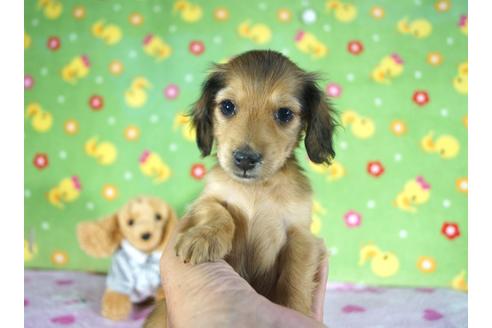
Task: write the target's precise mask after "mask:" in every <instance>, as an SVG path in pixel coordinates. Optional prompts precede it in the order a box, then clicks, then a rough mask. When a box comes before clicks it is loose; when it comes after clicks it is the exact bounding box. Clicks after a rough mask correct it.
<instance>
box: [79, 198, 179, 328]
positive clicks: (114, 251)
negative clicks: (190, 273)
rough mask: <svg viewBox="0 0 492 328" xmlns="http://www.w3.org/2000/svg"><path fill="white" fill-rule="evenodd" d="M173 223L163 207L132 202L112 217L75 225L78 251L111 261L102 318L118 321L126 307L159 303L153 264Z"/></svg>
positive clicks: (154, 201) (157, 276)
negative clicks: (153, 298) (79, 248)
mask: <svg viewBox="0 0 492 328" xmlns="http://www.w3.org/2000/svg"><path fill="white" fill-rule="evenodd" d="M176 223H177V219H176V214H175V213H174V211H173V209H172V208H171V207H170V206H169V205H167V204H166V203H164V202H163V201H161V200H160V199H157V198H152V197H137V198H135V199H132V200H130V201H129V202H128V203H127V204H126V205H124V206H123V208H121V209H120V210H119V211H118V212H116V213H115V214H112V215H110V216H108V217H105V218H103V219H101V220H98V221H92V222H82V223H80V224H79V225H78V226H77V237H78V239H79V244H80V247H81V248H82V250H84V251H85V252H86V253H87V254H88V255H91V256H94V257H97V258H102V257H108V256H111V255H112V256H113V258H112V261H111V268H110V270H109V272H108V277H107V280H106V291H105V292H104V296H103V299H102V309H101V313H102V315H103V316H104V317H106V318H109V319H112V320H124V319H126V318H127V317H128V315H129V314H130V311H131V309H132V303H139V302H142V301H144V300H146V299H148V298H150V297H155V298H156V299H162V298H164V294H163V292H162V289H161V288H160V274H159V261H160V257H161V253H162V251H163V250H164V247H165V246H166V243H167V242H168V240H169V238H170V236H171V232H172V230H173V229H174V226H175V225H176Z"/></svg>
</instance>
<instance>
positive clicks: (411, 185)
mask: <svg viewBox="0 0 492 328" xmlns="http://www.w3.org/2000/svg"><path fill="white" fill-rule="evenodd" d="M430 189H431V186H430V184H429V183H428V182H427V181H426V180H425V179H424V177H422V176H418V177H416V178H415V179H412V180H409V181H407V183H406V184H405V186H404V187H403V190H402V191H401V192H400V193H399V194H398V195H397V197H396V199H395V201H394V205H395V206H396V207H397V208H399V209H400V210H402V211H405V212H411V213H415V212H417V206H418V205H421V204H424V203H426V202H427V201H428V200H429V197H430Z"/></svg>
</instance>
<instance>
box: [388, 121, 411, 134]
mask: <svg viewBox="0 0 492 328" xmlns="http://www.w3.org/2000/svg"><path fill="white" fill-rule="evenodd" d="M390 130H391V132H392V133H393V134H394V135H395V136H397V137H399V136H402V135H404V134H405V133H406V132H407V125H406V124H405V122H403V121H402V120H394V121H393V122H391V125H390Z"/></svg>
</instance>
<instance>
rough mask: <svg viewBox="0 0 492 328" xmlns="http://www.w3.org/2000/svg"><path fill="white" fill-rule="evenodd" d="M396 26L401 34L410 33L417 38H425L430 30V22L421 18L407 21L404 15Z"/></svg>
mask: <svg viewBox="0 0 492 328" xmlns="http://www.w3.org/2000/svg"><path fill="white" fill-rule="evenodd" d="M397 28H398V31H399V32H400V33H401V34H411V35H413V36H414V37H416V38H418V39H423V38H426V37H428V36H429V35H430V34H431V32H432V24H431V23H430V22H429V21H428V20H426V19H423V18H421V19H416V20H413V21H411V22H409V21H408V18H406V17H405V18H403V19H401V20H400V21H399V22H398V25H397Z"/></svg>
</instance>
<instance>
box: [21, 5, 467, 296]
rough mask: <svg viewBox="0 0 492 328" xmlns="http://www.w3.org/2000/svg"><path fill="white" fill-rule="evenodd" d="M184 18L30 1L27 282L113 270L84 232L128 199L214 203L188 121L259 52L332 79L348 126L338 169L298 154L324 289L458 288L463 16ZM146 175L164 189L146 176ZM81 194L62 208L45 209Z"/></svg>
mask: <svg viewBox="0 0 492 328" xmlns="http://www.w3.org/2000/svg"><path fill="white" fill-rule="evenodd" d="M190 1H191V4H190V3H189V2H188V1H177V2H176V3H177V5H176V10H173V7H174V6H175V3H173V2H171V1H150V0H149V1H144V0H142V1H113V0H111V1H109V0H108V1H95V0H90V1H79V2H76V1H71V0H70V1H69V0H67V1H59V0H45V1H39V3H36V2H34V1H26V2H25V10H26V12H25V18H26V19H25V33H26V35H25V47H26V48H25V74H26V76H25V85H26V92H25V109H24V110H25V111H26V120H25V161H24V168H25V265H26V267H35V268H63V269H77V270H98V271H99V270H102V271H104V270H106V269H107V267H108V261H107V260H97V259H93V258H90V257H88V256H87V255H85V254H84V253H83V252H82V251H81V250H80V249H79V247H78V244H77V240H76V237H75V226H76V224H77V223H78V222H80V221H82V220H91V219H97V218H101V217H103V216H104V215H107V214H110V213H112V212H113V211H115V210H116V209H118V208H119V207H120V206H121V205H122V204H124V203H125V202H126V201H127V200H128V199H129V198H130V197H132V196H135V195H140V194H148V195H157V196H160V197H162V198H163V199H164V200H166V201H167V202H169V203H170V204H171V205H172V206H173V207H175V209H176V210H177V212H178V213H179V214H180V215H182V214H183V213H184V211H185V207H186V205H187V204H189V203H190V202H191V201H192V200H193V199H195V198H196V197H197V195H198V194H199V193H200V191H201V189H202V188H203V180H201V179H199V177H200V171H201V169H202V167H201V166H200V164H203V165H204V166H205V168H210V167H211V166H212V165H213V163H214V161H213V159H210V158H207V159H201V158H200V156H199V152H198V150H197V148H196V146H195V143H194V141H193V140H192V139H193V136H192V135H190V133H189V132H187V129H186V128H187V122H186V120H185V119H183V117H180V114H181V113H185V112H187V111H188V109H189V106H190V104H191V103H192V102H193V101H195V100H196V99H197V97H198V95H199V87H200V83H201V82H202V81H203V79H204V78H205V76H206V72H207V69H208V67H209V65H210V63H211V62H218V61H223V60H226V59H227V58H230V57H231V56H233V55H235V54H238V53H241V52H243V51H246V50H248V49H255V48H261V49H275V50H278V51H282V52H283V53H285V54H286V55H288V56H289V57H290V58H291V59H292V60H293V61H295V62H296V63H297V64H298V65H299V66H300V67H302V68H304V69H306V70H310V71H319V72H321V73H322V76H323V79H322V81H320V86H321V87H323V88H324V89H327V90H328V93H329V94H330V95H332V101H333V104H334V106H335V107H336V109H337V110H338V111H339V113H340V122H341V125H342V127H341V128H340V129H339V130H338V132H337V136H336V140H335V147H336V151H337V156H336V161H335V163H334V165H333V166H332V167H331V168H329V169H327V168H325V167H319V166H313V165H312V164H310V163H309V162H308V160H307V157H306V155H305V152H304V150H302V149H299V151H298V157H299V159H300V161H301V163H302V165H303V166H304V167H305V168H306V174H307V175H308V176H309V177H310V179H311V181H312V185H313V187H314V190H315V204H314V205H313V206H314V215H313V226H312V230H313V232H314V233H316V234H318V235H320V236H322V237H323V238H324V239H325V241H326V244H327V247H328V249H330V251H331V253H332V255H331V257H330V280H338V281H355V282H364V283H374V284H384V285H419V286H450V285H451V284H452V282H453V281H454V284H453V285H454V286H455V287H456V288H464V287H463V286H464V283H465V280H466V275H465V273H466V270H467V66H466V63H467V25H466V14H467V4H466V2H465V1H455V0H453V1H446V0H441V1H430V0H429V1H423V0H419V1H417V0H404V1H403V0H402V1H398V2H396V1H389V0H387V1H384V0H371V1H369V0H365V1H348V0H342V2H340V1H333V0H331V1H326V2H323V1H307V0H306V1H291V2H286V1H279V0H275V1H261V0H254V1H224V0H213V1H198V0H190ZM220 9H221V10H220ZM281 9H282V10H281ZM308 9H311V10H312V11H314V13H315V14H316V18H315V19H314V21H313V19H311V18H312V12H311V14H310V11H309V10H308ZM306 10H308V11H307V12H306ZM135 13H137V14H139V15H140V16H139V15H134V14H135ZM405 19H406V20H405ZM132 22H133V23H132ZM135 23H137V25H135ZM138 23H140V25H138ZM94 24H98V25H96V26H94ZM300 31H302V32H300ZM149 33H152V34H153V37H147V39H146V36H148V35H149ZM50 37H58V38H59V40H60V41H61V44H59V45H57V41H56V40H54V39H51V40H50V41H49V38H50ZM144 39H145V40H146V42H147V43H146V44H145V45H144ZM197 41H198V42H197ZM351 41H359V42H360V43H361V45H362V51H361V52H360V50H361V48H360V45H359V44H357V43H353V42H352V43H350V42H351ZM191 42H194V43H193V44H190V43H191ZM349 43H350V46H349ZM354 44H355V45H354ZM201 45H204V49H203V50H204V51H203V52H202V53H200V50H201V49H200V47H201ZM190 49H193V52H194V53H192V51H190ZM348 49H350V50H351V51H349V50H348ZM196 50H198V51H196ZM152 51H153V52H152ZM169 51H170V52H169ZM358 51H359V52H358ZM150 54H153V55H150ZM82 55H86V56H87V57H86V58H85V59H84V58H82V57H81V56H82ZM86 59H88V60H89V62H90V66H89V67H88V68H86V66H85V62H84V60H86ZM114 61H118V62H119V63H121V64H122V66H123V71H122V72H120V73H119V74H116V73H115V69H116V70H117V69H118V66H117V65H116V66H115V65H114ZM402 61H403V62H402ZM111 63H113V65H112V66H111V68H110V64H111ZM72 69H73V70H72ZM137 78H143V79H140V80H137V81H136V82H135V79H137ZM33 81H34V83H33ZM146 82H148V83H149V86H147V85H146ZM132 83H135V84H136V85H137V86H136V87H135V88H133V89H131V86H132ZM329 85H330V87H328V86H329ZM174 86H177V88H178V90H179V92H178V95H177V96H176V97H174V96H173V95H172V91H176V89H175V88H174ZM173 88H174V89H173ZM128 90H131V92H130V93H129V94H128V95H129V97H126V96H125V95H126V93H127V91H128ZM165 90H167V92H166V91H165ZM418 91H420V93H418ZM415 92H417V94H415ZM166 95H167V96H166ZM93 96H101V97H102V100H103V106H102V108H99V109H98V104H97V100H98V99H97V98H95V99H94V98H92V105H93V106H94V101H95V109H94V108H91V106H90V104H89V103H90V102H91V97H93ZM426 97H428V98H429V99H428V100H429V101H428V102H425V100H426ZM413 98H415V99H417V101H415V100H414V99H413ZM418 102H420V104H418ZM99 105H100V104H99ZM50 117H51V118H50ZM50 120H51V121H50ZM74 126H76V127H77V126H78V128H76V129H74ZM343 126H344V127H343ZM129 127H136V128H138V129H139V133H140V136H139V138H138V139H136V140H128V139H127V137H128V135H129V133H128V128H129ZM74 131H75V132H76V133H74ZM431 133H434V134H433V135H432V134H431ZM429 134H430V135H429ZM130 135H131V130H130ZM425 137H428V138H425ZM92 138H96V139H92ZM145 150H148V151H149V153H148V154H146V156H147V157H146V158H145V160H144V162H145V163H147V164H141V162H140V161H141V157H142V154H143V153H144V151H145ZM39 155H41V156H39ZM43 156H46V157H43ZM144 157H145V156H144ZM46 158H47V160H48V164H47V165H45V164H43V161H45V160H46ZM35 163H36V165H35ZM197 164H198V165H197ZM381 165H382V168H383V170H381ZM43 166H44V167H43ZM142 167H143V170H142ZM152 168H156V169H158V170H160V173H159V174H160V175H159V176H158V177H151V176H149V175H146V174H144V172H147V171H146V170H148V169H152ZM192 172H194V173H193V174H192ZM369 172H372V173H371V174H369ZM73 176H76V177H77V178H78V181H79V183H80V184H81V188H80V192H79V191H78V190H77V189H76V188H74V180H72V179H71V177H73ZM419 177H422V178H419ZM60 184H61V185H60ZM57 186H58V187H57ZM108 188H109V189H108ZM404 188H407V189H406V191H405V192H404V193H403V194H400V193H401V192H403V191H404ZM67 191H68V194H64V192H67ZM108 192H109V196H108ZM111 192H113V194H111ZM71 195H72V196H73V197H74V198H73V199H72V200H70V201H68V202H64V203H63V204H64V205H63V207H57V206H55V204H54V203H52V202H50V201H48V199H49V197H52V198H51V199H52V200H53V199H57V197H58V198H59V197H66V196H71ZM412 196H416V197H417V198H416V200H417V202H419V201H420V202H421V203H419V204H418V205H416V207H415V211H414V212H411V211H408V210H405V208H406V205H405V204H407V205H408V204H409V203H408V202H412ZM453 223H454V224H456V225H457V226H454V225H449V224H453ZM446 229H447V230H446ZM453 229H454V231H455V232H456V231H457V229H459V232H460V234H459V236H456V234H455V233H453ZM442 231H447V236H446V235H445V234H444V233H443V232H442ZM452 237H454V238H452ZM364 259H366V261H365V262H364Z"/></svg>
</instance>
